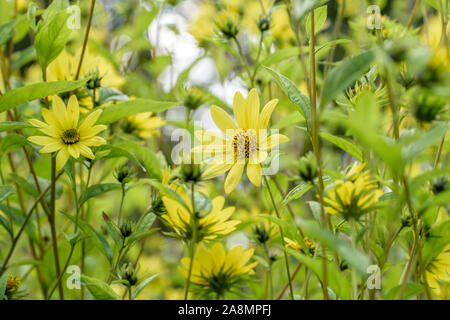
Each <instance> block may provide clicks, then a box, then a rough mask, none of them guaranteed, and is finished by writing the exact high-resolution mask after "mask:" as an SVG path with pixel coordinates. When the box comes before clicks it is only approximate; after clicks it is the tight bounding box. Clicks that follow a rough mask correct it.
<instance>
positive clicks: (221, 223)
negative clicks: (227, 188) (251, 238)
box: [162, 186, 240, 241]
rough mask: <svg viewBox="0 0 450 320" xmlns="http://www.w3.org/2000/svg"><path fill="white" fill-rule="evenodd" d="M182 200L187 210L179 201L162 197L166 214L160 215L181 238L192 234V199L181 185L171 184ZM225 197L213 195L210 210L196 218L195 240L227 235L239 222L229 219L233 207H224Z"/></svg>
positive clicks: (188, 237)
mask: <svg viewBox="0 0 450 320" xmlns="http://www.w3.org/2000/svg"><path fill="white" fill-rule="evenodd" d="M171 188H172V189H174V190H175V191H176V192H177V193H178V194H179V195H180V197H181V198H182V199H183V200H184V202H185V203H186V205H187V206H188V208H189V210H188V209H187V208H186V207H184V206H183V205H182V204H181V203H180V202H178V201H176V200H174V199H172V198H169V197H163V198H162V200H163V203H164V206H165V207H166V210H167V214H164V215H162V219H164V220H165V221H166V222H167V223H168V224H169V225H170V226H171V227H172V228H173V229H174V230H175V232H176V233H177V234H178V235H179V236H181V237H182V238H183V239H191V237H192V235H193V229H192V228H193V222H192V201H191V197H190V195H189V194H188V193H187V192H186V190H185V189H184V188H183V187H178V188H175V187H174V186H171ZM224 204H225V198H224V197H222V196H218V197H215V198H214V199H212V200H211V205H212V208H211V211H210V212H209V213H207V214H206V215H205V216H203V217H200V218H199V219H198V225H197V241H201V240H211V239H215V238H217V237H218V236H223V235H227V234H229V233H231V232H233V231H234V230H235V229H236V225H238V224H239V223H240V221H238V220H229V219H230V217H231V215H232V214H233V212H234V207H227V208H224Z"/></svg>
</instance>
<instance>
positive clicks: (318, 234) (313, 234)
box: [298, 219, 370, 279]
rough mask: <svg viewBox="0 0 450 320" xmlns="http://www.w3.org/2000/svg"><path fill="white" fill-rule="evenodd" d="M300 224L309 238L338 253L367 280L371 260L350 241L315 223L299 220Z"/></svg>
mask: <svg viewBox="0 0 450 320" xmlns="http://www.w3.org/2000/svg"><path fill="white" fill-rule="evenodd" d="M298 224H299V225H300V227H301V228H302V230H303V232H304V233H305V234H306V235H307V236H308V237H310V238H312V239H315V240H317V241H319V242H320V243H322V244H323V245H324V246H326V247H327V248H328V249H330V250H332V251H334V252H336V253H337V254H338V255H339V256H340V257H341V258H343V259H344V260H345V261H347V263H348V264H349V265H350V266H351V267H352V268H354V269H355V270H356V271H357V273H358V274H359V275H360V276H361V278H363V279H366V278H367V276H368V274H367V267H368V266H369V265H370V259H369V257H368V256H367V255H366V254H364V253H362V252H361V251H359V250H357V249H355V248H353V247H352V245H351V244H350V243H349V242H348V241H345V240H343V239H341V238H339V237H337V236H336V235H334V234H332V233H331V232H330V231H329V230H326V229H323V228H321V227H319V226H318V225H317V224H315V223H312V222H310V221H307V220H304V219H298Z"/></svg>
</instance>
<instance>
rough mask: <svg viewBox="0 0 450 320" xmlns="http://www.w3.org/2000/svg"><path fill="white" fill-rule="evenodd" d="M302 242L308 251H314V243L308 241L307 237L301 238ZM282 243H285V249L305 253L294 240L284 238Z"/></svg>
mask: <svg viewBox="0 0 450 320" xmlns="http://www.w3.org/2000/svg"><path fill="white" fill-rule="evenodd" d="M303 241H304V242H305V245H306V247H307V250H308V251H311V250H314V248H315V247H316V245H315V244H314V242H312V241H311V240H309V239H308V238H307V237H305V238H303ZM284 242H285V243H286V247H287V248H292V249H294V250H297V251H305V250H304V248H303V247H302V246H301V245H300V244H299V243H298V242H297V241H296V240H291V239H289V238H286V237H284Z"/></svg>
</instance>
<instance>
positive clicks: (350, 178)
mask: <svg viewBox="0 0 450 320" xmlns="http://www.w3.org/2000/svg"><path fill="white" fill-rule="evenodd" d="M364 167H365V165H364V164H357V163H355V164H354V165H353V166H352V167H351V168H350V170H348V172H347V174H346V177H345V180H344V181H343V180H338V181H336V182H335V185H334V187H333V188H332V189H331V190H329V191H328V192H327V194H326V197H325V199H324V201H325V205H326V206H325V210H326V211H327V212H328V213H330V214H338V215H341V216H343V217H344V218H345V219H358V218H359V217H360V216H361V215H363V214H365V213H367V212H369V211H371V210H373V209H374V207H375V205H376V203H377V202H378V199H379V198H380V197H381V195H382V194H383V190H381V189H378V188H377V183H376V182H375V181H374V180H373V178H372V176H371V175H370V172H369V171H367V170H366V171H363V169H364Z"/></svg>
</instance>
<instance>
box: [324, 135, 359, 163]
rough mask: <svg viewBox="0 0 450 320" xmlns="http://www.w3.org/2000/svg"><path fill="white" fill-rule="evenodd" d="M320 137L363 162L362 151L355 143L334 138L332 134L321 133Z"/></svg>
mask: <svg viewBox="0 0 450 320" xmlns="http://www.w3.org/2000/svg"><path fill="white" fill-rule="evenodd" d="M319 135H320V136H321V137H322V138H324V139H325V140H327V141H329V142H331V143H333V144H334V145H336V146H338V147H339V148H341V149H342V150H344V151H345V152H347V153H348V154H350V155H351V156H352V157H354V158H355V159H357V160H358V161H362V150H361V148H359V147H358V146H357V145H356V144H354V143H353V142H350V141H348V140H346V139H344V138H340V137H336V136H333V135H332V134H329V133H326V132H320V133H319Z"/></svg>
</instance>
